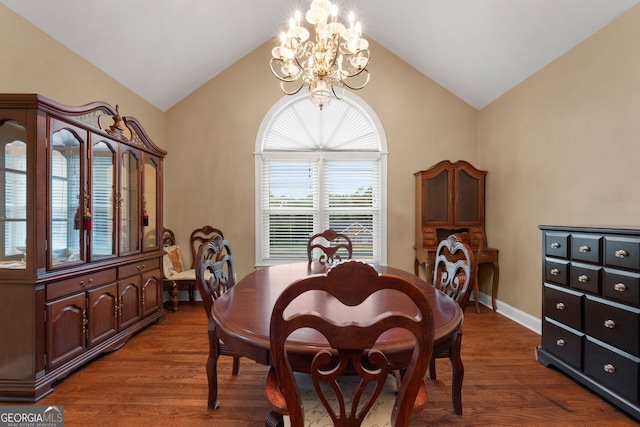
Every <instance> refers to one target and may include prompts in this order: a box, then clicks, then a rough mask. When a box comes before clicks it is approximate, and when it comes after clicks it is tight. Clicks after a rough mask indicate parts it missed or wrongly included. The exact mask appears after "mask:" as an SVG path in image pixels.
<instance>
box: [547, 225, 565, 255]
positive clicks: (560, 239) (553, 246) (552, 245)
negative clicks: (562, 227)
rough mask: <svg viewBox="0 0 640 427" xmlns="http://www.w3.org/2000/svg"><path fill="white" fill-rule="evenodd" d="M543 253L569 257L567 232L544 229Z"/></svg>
mask: <svg viewBox="0 0 640 427" xmlns="http://www.w3.org/2000/svg"><path fill="white" fill-rule="evenodd" d="M544 254H545V255H546V256H553V257H558V258H567V257H569V233H558V232H555V231H546V232H545V233H544Z"/></svg>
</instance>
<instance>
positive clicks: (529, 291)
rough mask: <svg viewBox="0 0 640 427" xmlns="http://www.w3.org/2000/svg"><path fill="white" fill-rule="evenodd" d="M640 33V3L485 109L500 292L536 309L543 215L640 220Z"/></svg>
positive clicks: (560, 220) (610, 222)
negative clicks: (498, 250)
mask: <svg viewBox="0 0 640 427" xmlns="http://www.w3.org/2000/svg"><path fill="white" fill-rule="evenodd" d="M638 40H640V6H636V7H635V8H633V9H632V10H631V11H629V12H628V13H626V14H625V15H623V16H621V17H620V18H618V19H617V20H615V21H614V22H613V23H611V24H610V25H608V26H606V27H605V28H603V29H602V30H601V31H600V32H598V33H597V34H595V35H594V36H592V37H591V38H589V39H587V40H586V41H584V42H583V43H581V44H580V45H578V46H577V47H575V48H574V49H573V50H571V51H570V52H568V53H567V54H565V55H564V56H562V57H560V58H559V59H558V60H556V61H555V62H553V63H551V64H550V65H548V66H547V67H545V68H544V69H543V70H541V71H539V72H538V73H536V74H535V75H533V76H532V77H530V78H529V79H527V80H526V81H525V82H523V83H522V84H520V85H519V86H517V87H516V88H514V89H512V90H511V91H509V92H508V93H507V94H505V95H504V96H502V97H501V98H499V99H498V100H496V101H494V102H493V103H492V104H491V105H489V106H487V107H485V108H484V109H483V110H482V111H481V112H480V118H479V131H478V136H479V161H478V164H479V166H480V167H482V168H484V169H487V170H489V174H488V175H487V206H488V211H487V235H488V236H489V243H490V244H491V245H492V246H495V247H497V248H499V249H500V267H501V276H500V290H499V293H498V296H499V299H500V300H501V301H503V302H505V303H507V304H509V305H511V306H514V307H516V308H518V309H520V310H523V311H526V312H527V313H529V314H531V315H534V316H536V317H540V307H541V258H542V255H541V232H540V231H539V230H538V228H537V226H538V225H540V224H548V225H607V226H632V225H636V226H637V225H639V222H640V221H639V209H640V191H639V190H638V182H640V168H639V167H638V159H639V158H640V45H639V44H638Z"/></svg>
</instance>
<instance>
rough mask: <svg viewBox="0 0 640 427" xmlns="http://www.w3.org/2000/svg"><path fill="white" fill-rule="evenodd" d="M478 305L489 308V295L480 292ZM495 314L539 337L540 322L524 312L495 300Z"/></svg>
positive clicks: (540, 331)
mask: <svg viewBox="0 0 640 427" xmlns="http://www.w3.org/2000/svg"><path fill="white" fill-rule="evenodd" d="M478 302H480V304H482V305H484V306H487V307H489V308H491V295H487V294H485V293H482V292H480V298H479V299H478ZM496 312H497V313H500V314H502V315H503V316H505V317H507V318H509V319H511V320H513V321H514V322H516V323H519V324H520V325H522V326H524V327H525V328H527V329H530V330H532V331H533V332H535V333H537V334H538V335H540V334H541V333H542V321H541V320H540V319H538V318H537V317H534V316H532V315H530V314H528V313H525V312H524V311H521V310H518V309H517V308H514V307H512V306H510V305H508V304H505V303H503V302H501V301H500V300H496Z"/></svg>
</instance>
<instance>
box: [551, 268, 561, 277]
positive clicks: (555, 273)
mask: <svg viewBox="0 0 640 427" xmlns="http://www.w3.org/2000/svg"><path fill="white" fill-rule="evenodd" d="M551 275H552V276H559V275H560V270H558V269H557V268H554V269H552V270H551Z"/></svg>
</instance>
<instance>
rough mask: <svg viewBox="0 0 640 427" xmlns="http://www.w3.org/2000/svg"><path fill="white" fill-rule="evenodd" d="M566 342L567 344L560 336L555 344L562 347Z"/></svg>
mask: <svg viewBox="0 0 640 427" xmlns="http://www.w3.org/2000/svg"><path fill="white" fill-rule="evenodd" d="M566 344H567V343H566V342H565V341H564V340H563V339H562V338H560V339H558V340H557V341H556V345H557V346H558V347H564V346H565V345H566Z"/></svg>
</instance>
